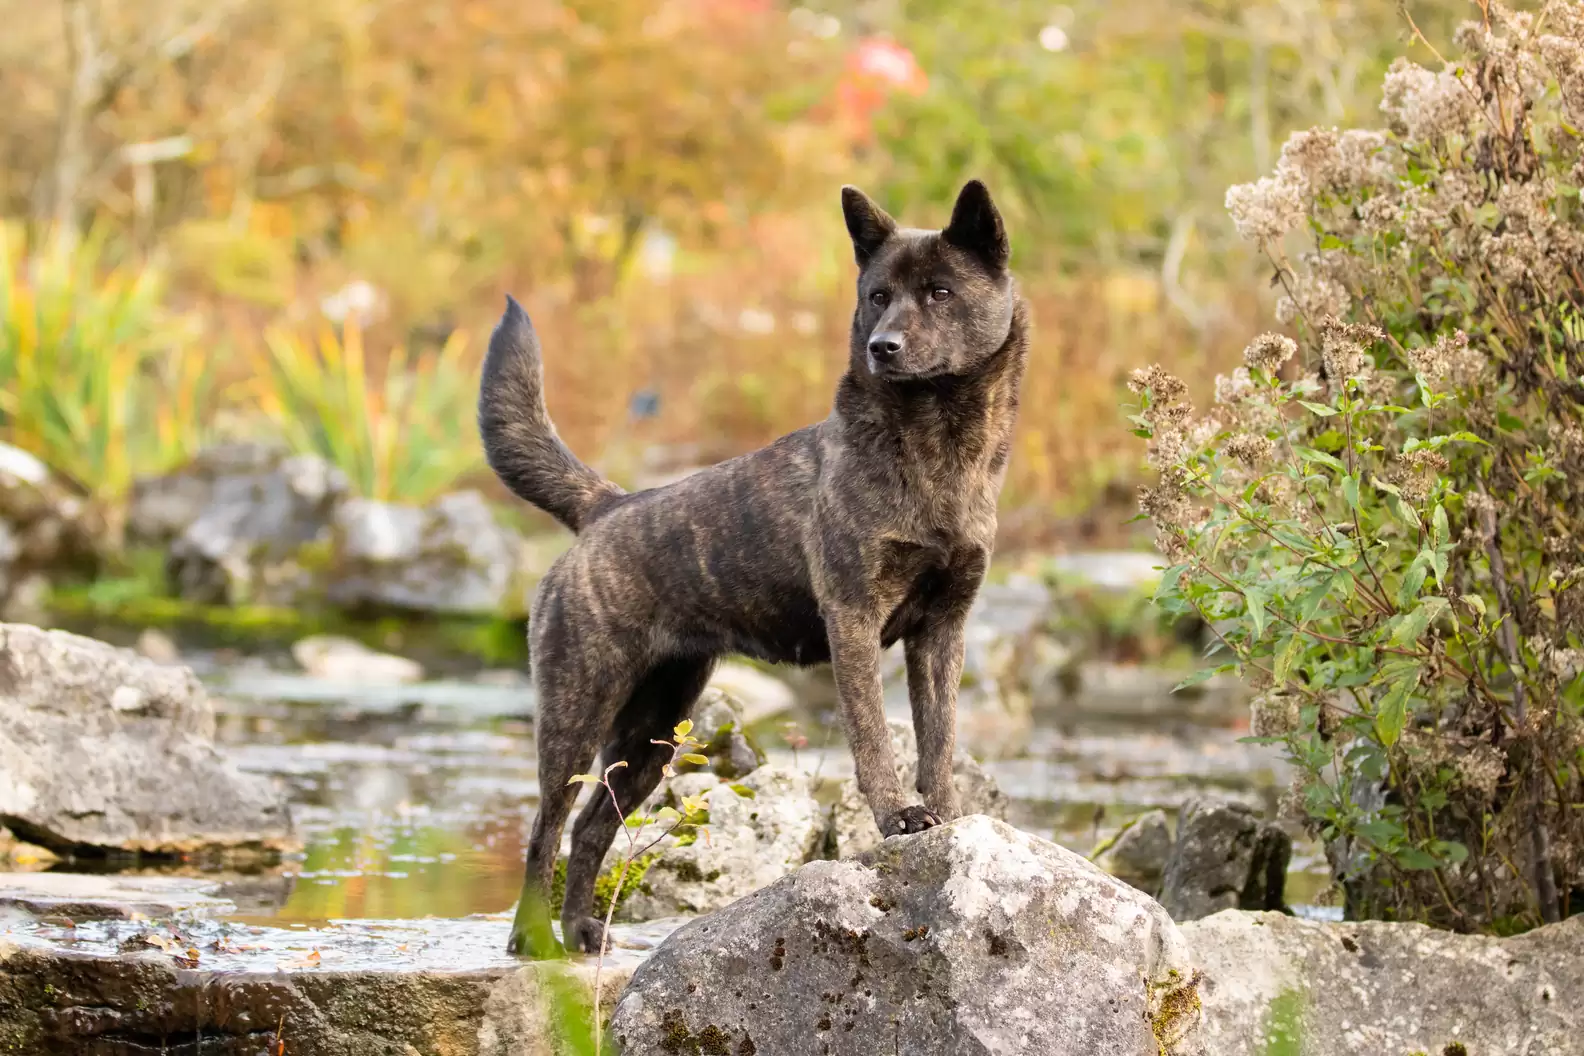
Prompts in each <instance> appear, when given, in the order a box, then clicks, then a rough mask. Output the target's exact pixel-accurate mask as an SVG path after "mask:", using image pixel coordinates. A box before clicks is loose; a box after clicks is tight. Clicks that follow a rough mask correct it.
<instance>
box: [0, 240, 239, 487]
mask: <svg viewBox="0 0 1584 1056" xmlns="http://www.w3.org/2000/svg"><path fill="white" fill-rule="evenodd" d="M164 292H165V291H164V287H163V282H162V278H161V275H160V274H159V272H158V271H157V269H154V268H151V267H138V266H131V265H123V266H119V267H116V266H110V265H109V264H108V260H107V256H106V254H105V252H104V245H103V242H102V241H101V240H100V239H98V238H96V237H93V236H90V237H89V238H88V239H86V240H85V241H82V242H80V243H77V244H76V245H74V246H72V245H65V244H62V243H57V242H55V241H54V240H48V239H46V240H41V246H40V248H38V249H37V250H36V251H33V252H30V250H29V247H28V244H27V241H26V239H25V238H23V237H21V236H20V235H19V234H17V233H15V232H11V231H0V439H4V440H5V441H6V442H7V443H11V444H14V445H16V446H18V447H21V448H24V449H25V450H28V451H31V452H32V453H33V454H35V455H37V456H38V457H39V458H41V459H43V460H44V461H45V462H46V463H47V464H48V465H50V466H51V467H53V468H54V469H55V470H57V471H58V472H62V473H65V474H66V475H68V476H70V477H72V478H73V479H75V480H76V481H77V482H79V483H80V484H82V485H84V486H86V487H88V488H89V489H91V490H92V491H93V492H94V493H95V494H97V495H100V496H103V497H107V498H114V497H117V496H120V495H121V494H123V493H124V492H125V491H126V489H127V487H128V485H129V484H130V483H131V481H132V478H133V477H134V476H136V475H138V474H140V473H147V472H157V471H160V470H163V469H165V468H168V467H169V466H170V465H172V464H173V463H175V462H178V461H180V460H181V459H182V458H183V457H185V456H186V455H188V454H190V453H191V452H192V450H193V449H194V448H195V447H196V446H197V445H198V444H199V443H200V442H201V440H202V438H203V433H204V426H203V423H204V421H205V415H206V414H207V412H208V410H209V404H210V402H211V399H210V398H211V396H212V394H213V378H212V373H211V371H210V368H209V362H208V360H207V358H206V357H204V356H203V355H201V354H199V351H198V349H197V348H196V347H195V334H196V331H195V329H194V325H193V321H192V320H191V319H190V318H188V317H185V316H182V315H180V314H178V313H175V312H172V311H170V310H168V309H167V307H166V306H165V303H164Z"/></svg>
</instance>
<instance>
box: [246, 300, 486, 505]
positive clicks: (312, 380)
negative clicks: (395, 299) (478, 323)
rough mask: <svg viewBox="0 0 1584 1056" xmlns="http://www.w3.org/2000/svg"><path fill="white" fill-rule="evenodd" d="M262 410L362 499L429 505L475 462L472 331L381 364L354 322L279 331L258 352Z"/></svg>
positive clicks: (401, 351)
mask: <svg viewBox="0 0 1584 1056" xmlns="http://www.w3.org/2000/svg"><path fill="white" fill-rule="evenodd" d="M252 391H253V393H254V394H255V395H256V397H257V409H258V410H259V411H260V412H261V413H262V414H263V416H264V417H265V419H267V421H268V422H269V423H270V424H271V425H272V426H273V427H274V429H275V430H276V431H277V432H278V433H279V435H280V436H282V437H284V438H285V440H286V442H287V443H288V444H289V445H290V446H291V447H292V448H293V449H294V450H296V451H299V452H305V453H313V454H317V455H321V456H323V457H324V458H326V459H328V460H329V461H330V462H332V463H334V464H335V465H336V466H339V467H340V468H341V470H342V471H343V472H345V473H346V474H347V477H348V478H349V480H350V482H351V484H352V487H353V489H354V490H355V491H356V492H357V493H358V494H360V495H364V496H367V497H369V498H375V499H384V500H387V501H404V502H424V501H426V500H428V499H431V498H434V497H435V496H436V495H438V494H440V493H441V492H443V491H445V490H446V489H448V488H450V487H452V486H453V485H455V484H456V483H457V481H458V480H459V479H461V478H462V477H463V476H465V475H467V474H468V473H470V472H471V471H473V470H475V469H476V468H478V466H479V465H480V463H481V453H480V449H479V444H478V437H477V434H476V432H475V429H474V425H473V421H474V404H475V401H476V399H477V396H478V377H477V365H476V364H475V363H474V362H473V361H472V359H471V358H470V356H469V353H468V344H467V337H466V335H465V334H464V333H462V332H461V331H455V332H453V333H452V334H451V335H450V337H449V338H447V340H446V341H445V343H444V344H443V345H442V346H441V347H440V348H438V349H431V350H428V351H422V352H412V351H409V350H408V349H406V348H401V347H398V348H396V349H394V350H392V351H391V352H390V354H389V355H388V356H386V357H384V362H383V363H382V364H380V365H379V367H378V368H377V369H376V368H375V367H374V366H373V365H371V364H370V362H369V356H368V353H367V350H366V349H365V347H364V342H363V331H362V329H361V328H360V327H359V326H358V325H357V324H356V323H355V322H349V323H347V324H346V326H345V327H344V329H343V331H342V333H341V334H340V335H339V336H338V335H337V334H336V333H335V331H334V330H333V329H331V328H330V327H329V326H325V327H323V328H322V329H321V330H320V332H319V336H318V339H317V341H313V342H310V341H306V340H304V339H303V338H302V337H301V336H299V335H297V334H295V333H292V332H291V331H289V330H285V329H281V328H275V329H272V330H270V331H269V332H268V333H267V334H266V337H265V341H264V347H263V349H262V350H261V351H260V352H259V353H258V354H257V356H256V370H255V374H254V378H253V385H252Z"/></svg>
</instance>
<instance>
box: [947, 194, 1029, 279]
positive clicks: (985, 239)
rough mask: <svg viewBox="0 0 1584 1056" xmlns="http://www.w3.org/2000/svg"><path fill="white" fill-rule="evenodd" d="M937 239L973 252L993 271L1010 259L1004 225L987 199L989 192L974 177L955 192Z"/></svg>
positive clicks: (1010, 249)
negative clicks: (949, 219) (946, 218)
mask: <svg viewBox="0 0 1584 1056" xmlns="http://www.w3.org/2000/svg"><path fill="white" fill-rule="evenodd" d="M941 238H943V239H945V240H946V241H947V242H950V243H951V244H952V245H954V246H956V247H957V248H958V249H966V250H967V251H968V252H970V253H973V254H976V255H977V256H978V257H979V258H980V259H981V260H983V261H984V262H985V263H986V264H989V265H990V267H991V268H993V269H995V270H996V271H1000V270H1001V269H1002V268H1005V267H1006V266H1007V261H1009V260H1011V259H1012V247H1011V246H1010V245H1008V243H1007V234H1006V225H1005V224H1003V223H1002V222H1001V213H1000V212H999V211H998V210H997V209H996V207H995V202H992V201H991V200H990V191H989V189H988V188H987V187H985V185H984V184H982V183H980V182H979V181H978V180H969V181H968V182H967V183H965V184H964V185H963V189H962V191H961V192H960V193H959V194H958V195H957V205H956V206H955V207H953V209H952V218H951V223H949V224H947V225H946V230H944V231H942V232H941Z"/></svg>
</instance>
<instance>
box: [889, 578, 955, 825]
mask: <svg viewBox="0 0 1584 1056" xmlns="http://www.w3.org/2000/svg"><path fill="white" fill-rule="evenodd" d="M967 623H968V608H967V606H966V605H963V606H960V607H958V606H952V607H950V608H948V609H945V610H944V611H937V612H933V613H931V614H930V615H929V617H928V618H927V619H926V622H925V624H924V626H923V628H922V629H921V630H920V631H919V632H918V633H916V634H914V635H912V636H911V637H909V638H908V639H907V640H906V641H905V642H904V643H903V648H904V649H905V650H906V652H907V676H908V701H909V703H910V704H912V706H913V732H914V734H915V735H916V736H917V738H918V750H919V765H918V792H919V795H921V796H923V797H924V806H925V807H927V808H928V809H929V811H930V812H931V813H932V814H934V815H935V816H936V817H938V818H940V819H941V821H943V822H946V821H951V820H953V819H954V818H956V817H957V815H958V814H959V812H960V811H959V808H958V804H957V786H956V785H955V784H954V783H953V781H952V757H953V756H954V755H955V754H956V750H957V687H958V685H959V684H960V683H961V682H962V671H963V652H964V648H965V630H966V627H967Z"/></svg>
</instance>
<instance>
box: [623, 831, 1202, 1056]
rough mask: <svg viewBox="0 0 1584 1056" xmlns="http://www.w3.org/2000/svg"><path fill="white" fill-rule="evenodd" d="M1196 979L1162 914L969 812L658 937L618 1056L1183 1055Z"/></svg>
mask: <svg viewBox="0 0 1584 1056" xmlns="http://www.w3.org/2000/svg"><path fill="white" fill-rule="evenodd" d="M1196 987H1197V980H1196V976H1195V974H1194V972H1193V969H1192V966H1191V965H1190V963H1189V959H1188V948H1187V945H1186V943H1185V942H1184V941H1183V938H1182V935H1181V933H1180V932H1179V931H1178V930H1177V927H1176V925H1175V924H1173V923H1172V921H1171V919H1170V918H1169V917H1167V916H1166V913H1165V911H1163V910H1162V909H1161V908H1160V906H1158V905H1157V904H1155V902H1153V901H1152V900H1150V899H1149V898H1147V897H1146V896H1144V895H1142V894H1140V893H1138V892H1137V891H1134V890H1133V889H1132V888H1130V887H1128V886H1127V885H1126V884H1123V883H1121V882H1120V881H1118V880H1114V879H1112V878H1111V877H1109V876H1106V875H1105V874H1104V873H1102V872H1101V871H1100V870H1099V869H1097V868H1096V867H1095V866H1094V865H1093V864H1091V863H1090V862H1089V861H1087V860H1086V859H1084V858H1082V857H1081V856H1079V855H1076V854H1073V853H1072V852H1070V851H1067V850H1064V849H1063V848H1061V847H1058V846H1056V845H1055V844H1052V843H1049V842H1047V841H1045V840H1041V839H1039V838H1037V837H1034V836H1030V835H1028V834H1026V833H1022V832H1019V831H1017V830H1016V829H1013V828H1011V827H1010V826H1007V825H1005V824H1003V823H1001V822H998V821H995V820H993V819H990V818H985V817H969V818H963V819H961V820H959V821H956V822H954V823H952V824H950V825H946V826H941V827H939V828H935V829H930V830H929V831H927V832H924V833H921V834H919V835H916V836H905V837H897V838H894V839H891V840H887V841H886V842H885V843H884V844H883V845H882V846H881V847H880V848H878V849H877V850H875V851H873V852H871V853H870V854H868V855H865V856H864V857H863V858H862V859H856V860H846V861H838V862H830V861H825V862H814V863H812V864H809V865H806V866H804V867H803V868H801V869H799V870H798V871H797V872H795V873H793V874H792V875H791V876H788V877H784V878H783V879H781V880H780V881H778V882H776V883H775V884H773V885H772V886H770V887H768V888H766V889H765V890H763V891H760V892H758V893H757V894H754V895H751V896H749V897H747V898H745V899H743V900H741V901H739V902H736V903H733V904H732V905H730V906H728V907H727V908H725V909H723V910H721V911H719V912H717V913H714V914H712V915H710V916H708V917H703V918H701V919H699V920H695V921H693V922H692V923H690V924H688V925H686V926H685V927H683V928H681V929H680V930H678V931H677V932H676V933H674V934H673V935H672V936H671V937H670V938H669V939H667V940H666V941H665V942H664V943H662V944H661V946H660V948H659V949H658V950H656V951H655V953H654V954H653V956H652V957H651V958H650V960H649V961H648V962H646V963H645V964H644V965H643V966H642V967H640V968H639V969H638V971H637V972H636V973H635V974H634V976H633V979H632V982H631V983H630V984H629V985H628V987H627V989H626V990H625V991H624V993H623V994H622V997H621V999H620V1001H619V1002H618V1003H617V1007H616V1014H615V1016H614V1018H613V1019H612V1022H611V1030H612V1033H613V1034H614V1035H615V1036H616V1038H617V1039H618V1041H619V1043H620V1045H621V1051H622V1052H623V1053H624V1054H625V1056H660V1054H666V1053H676V1052H721V1053H758V1054H760V1056H803V1054H808V1056H815V1054H827V1056H859V1054H862V1056H872V1054H874V1053H892V1052H900V1053H906V1054H908V1056H931V1054H936V1053H938V1054H940V1056H976V1054H986V1056H988V1054H991V1053H997V1054H1000V1053H1006V1054H1013V1053H1029V1054H1035V1053H1037V1054H1040V1056H1124V1054H1125V1056H1135V1054H1136V1056H1163V1054H1164V1056H1187V1054H1190V1053H1193V1054H1198V1053H1201V1052H1202V1050H1201V1049H1200V1047H1199V1044H1198V1041H1197V1037H1198V1020H1199V998H1198V995H1197V991H1196Z"/></svg>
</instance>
